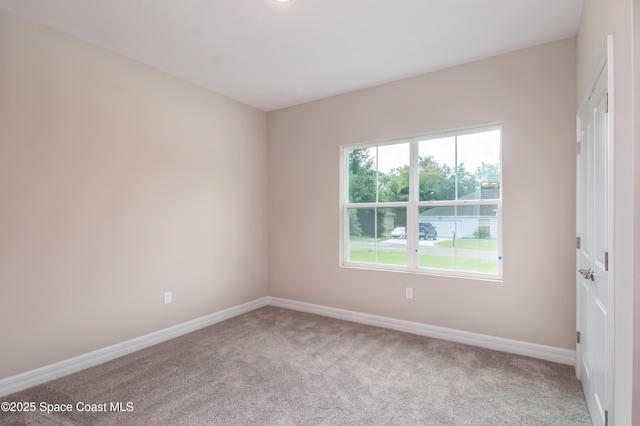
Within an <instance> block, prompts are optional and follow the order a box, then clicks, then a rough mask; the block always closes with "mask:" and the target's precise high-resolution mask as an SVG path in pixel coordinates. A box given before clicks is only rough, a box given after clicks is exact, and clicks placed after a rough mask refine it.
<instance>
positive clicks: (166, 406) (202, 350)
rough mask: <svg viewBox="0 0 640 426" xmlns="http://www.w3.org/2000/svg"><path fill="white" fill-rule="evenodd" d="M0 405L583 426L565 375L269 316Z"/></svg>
mask: <svg viewBox="0 0 640 426" xmlns="http://www.w3.org/2000/svg"><path fill="white" fill-rule="evenodd" d="M0 401H12V402H18V401H20V402H35V403H36V404H35V408H36V410H35V412H28V413H20V414H18V413H3V412H0V424H2V425H6V424H11V425H14V424H28V425H34V424H35V425H37V424H47V425H49V424H51V425H93V424H97V425H114V424H122V425H135V424H141V425H142V424H143V425H165V424H184V425H492V426H494V425H509V426H512V425H558V426H571V425H590V424H591V422H590V419H589V415H588V413H587V408H586V404H585V401H584V397H583V394H582V391H581V388H580V383H579V382H578V380H577V379H576V378H575V375H574V371H573V367H570V366H566V365H560V364H554V363H551V362H547V361H540V360H536V359H532V358H527V357H522V356H517V355H511V354H506V353H501V352H494V351H491V350H486V349H480V348H476V347H472V346H466V345H461V344H457V343H450V342H445V341H441V340H436V339H430V338H426V337H420V336H414V335H411V334H406V333H401V332H397V331H392V330H386V329H381V328H376V327H370V326H365V325H360V324H355V323H351V322H346V321H339V320H335V319H331V318H326V317H322V316H317V315H311V314H305V313H300V312H295V311H291V310H287V309H281V308H275V307H271V306H267V307H264V308H261V309H258V310H255V311H253V312H249V313H247V314H244V315H241V316H238V317H236V318H232V319H230V320H227V321H224V322H221V323H219V324H216V325H213V326H210V327H207V328H204V329H202V330H199V331H196V332H193V333H190V334H187V335H185V336H182V337H179V338H177V339H173V340H171V341H168V342H165V343H162V344H159V345H156V346H153V347H150V348H147V349H144V350H142V351H139V352H136V353H133V354H131V355H127V356H125V357H122V358H119V359H116V360H113V361H110V362H107V363H105V364H102V365H99V366H97V367H93V368H90V369H87V370H84V371H81V372H79V373H76V374H73V375H70V376H67V377H63V378H61V379H58V380H54V381H51V382H49V383H45V384H43V385H40V386H37V387H34V388H31V389H28V390H25V391H22V392H19V393H15V394H13V395H9V396H7V397H4V398H1V399H0ZM43 403H44V404H70V405H71V410H72V411H71V412H68V413H60V412H52V413H46V412H43V411H42V409H43V408H45V407H46V406H44V405H42V404H43ZM117 403H122V404H121V408H122V409H123V411H115V410H113V409H114V408H116V407H115V405H117ZM87 404H88V405H87ZM91 404H93V405H91ZM112 405H114V407H112ZM61 407H62V406H59V407H57V408H61ZM79 409H97V410H100V409H104V410H106V411H105V412H86V411H79ZM127 409H130V411H126V410H127Z"/></svg>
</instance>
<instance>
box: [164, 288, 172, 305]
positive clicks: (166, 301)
mask: <svg viewBox="0 0 640 426" xmlns="http://www.w3.org/2000/svg"><path fill="white" fill-rule="evenodd" d="M169 303H171V292H170V291H165V292H164V304H165V305H168V304H169Z"/></svg>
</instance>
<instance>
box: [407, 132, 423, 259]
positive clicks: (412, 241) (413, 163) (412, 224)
mask: <svg viewBox="0 0 640 426" xmlns="http://www.w3.org/2000/svg"><path fill="white" fill-rule="evenodd" d="M418 191H419V189H418V142H417V141H416V140H415V139H412V140H411V143H410V145H409V203H408V205H407V266H408V268H409V270H411V271H415V270H416V266H417V265H418V263H419V262H418V247H419V245H420V243H419V238H418V207H417V206H416V203H417V201H418Z"/></svg>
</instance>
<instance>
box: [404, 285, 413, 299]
mask: <svg viewBox="0 0 640 426" xmlns="http://www.w3.org/2000/svg"><path fill="white" fill-rule="evenodd" d="M405 296H406V298H407V299H413V289H412V288H411V287H407V288H406V289H405Z"/></svg>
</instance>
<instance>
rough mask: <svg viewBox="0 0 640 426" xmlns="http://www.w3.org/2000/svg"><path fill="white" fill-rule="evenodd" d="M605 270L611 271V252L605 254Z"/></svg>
mask: <svg viewBox="0 0 640 426" xmlns="http://www.w3.org/2000/svg"><path fill="white" fill-rule="evenodd" d="M604 270H605V271H609V252H608V251H605V252H604Z"/></svg>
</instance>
